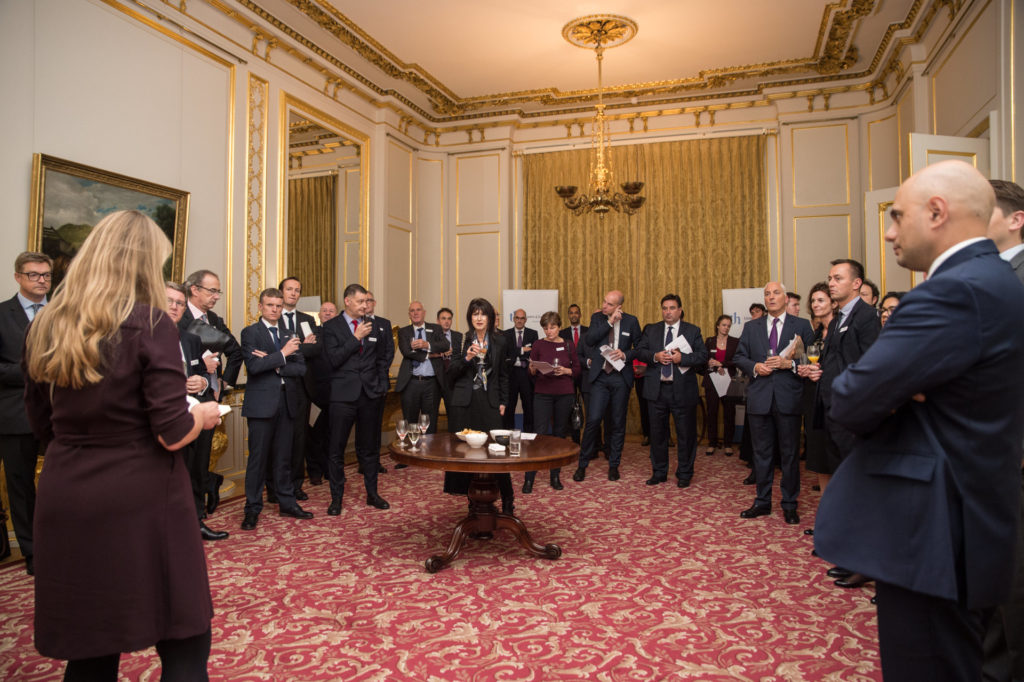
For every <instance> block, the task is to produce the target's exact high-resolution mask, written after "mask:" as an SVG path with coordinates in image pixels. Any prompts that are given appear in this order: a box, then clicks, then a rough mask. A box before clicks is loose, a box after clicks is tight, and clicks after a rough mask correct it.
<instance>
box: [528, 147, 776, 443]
mask: <svg viewBox="0 0 1024 682" xmlns="http://www.w3.org/2000/svg"><path fill="white" fill-rule="evenodd" d="M610 152H611V166H612V169H613V171H614V173H615V178H614V180H615V182H616V183H622V182H625V181H627V180H640V181H643V182H644V189H643V195H644V196H646V197H647V202H646V203H645V204H644V206H643V207H642V208H641V209H640V211H639V212H638V213H637V214H636V215H633V216H627V215H624V214H620V213H617V212H615V211H612V212H610V213H608V214H607V215H606V216H605V217H604V218H603V219H602V218H599V217H598V216H596V215H594V214H592V213H589V214H583V215H581V216H574V215H573V214H572V212H571V211H569V210H568V209H566V208H565V207H564V206H563V205H562V201H561V199H559V198H558V197H557V195H555V191H554V187H555V185H569V184H575V185H577V186H580V191H587V187H586V185H587V179H588V177H589V168H590V163H591V158H592V155H593V153H592V151H591V150H590V149H586V150H574V151H568V152H553V153H550V154H531V155H528V156H526V157H525V158H524V167H523V172H524V182H523V186H524V189H525V195H526V196H525V220H524V232H523V282H524V285H525V287H526V288H527V289H558V291H559V303H560V305H561V310H560V311H559V312H560V313H561V314H562V316H563V318H562V323H563V325H565V324H568V320H567V319H566V318H565V314H566V309H567V308H568V307H569V304H571V303H578V304H579V305H580V308H581V309H582V310H583V323H584V324H587V321H588V320H589V319H590V315H591V313H592V312H593V311H594V310H596V309H597V308H599V307H600V304H601V301H602V299H603V296H604V293H605V292H606V291H609V290H611V289H619V290H621V291H622V292H623V293H624V294H625V297H626V301H625V304H624V305H623V308H624V309H625V310H626V311H627V312H629V313H631V314H633V315H636V316H637V317H638V318H639V319H640V324H641V326H643V325H645V324H648V323H650V322H657V321H660V320H661V304H660V300H661V297H662V296H664V295H665V294H668V293H676V294H679V297H680V298H681V299H682V301H683V311H684V313H685V317H684V319H685V320H686V321H688V322H691V323H693V324H696V325H697V326H699V327H700V329H701V333H702V334H703V335H704V336H705V337H707V336H710V335H711V334H712V333H713V331H714V330H713V326H714V322H715V318H716V317H718V315H720V314H721V312H722V294H721V290H722V289H736V288H743V287H760V286H762V285H764V283H765V282H766V281H767V280H768V277H769V274H770V269H769V259H768V227H767V223H768V214H767V210H768V209H767V196H766V185H765V139H764V137H763V136H760V135H757V136H743V137H721V138H712V139H706V140H694V141H683V142H661V143H657V144H644V145H632V146H619V147H612V148H611V149H610ZM616 186H617V184H616ZM629 428H630V430H631V431H635V430H638V428H639V424H638V418H637V408H636V400H635V399H633V400H632V406H631V409H630V418H629Z"/></svg>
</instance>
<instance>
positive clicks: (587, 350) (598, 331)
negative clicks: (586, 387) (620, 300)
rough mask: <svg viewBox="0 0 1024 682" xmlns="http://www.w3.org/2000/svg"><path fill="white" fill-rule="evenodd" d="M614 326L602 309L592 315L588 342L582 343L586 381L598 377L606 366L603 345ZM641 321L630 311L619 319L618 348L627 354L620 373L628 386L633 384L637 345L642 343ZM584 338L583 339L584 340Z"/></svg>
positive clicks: (587, 337) (581, 351)
mask: <svg viewBox="0 0 1024 682" xmlns="http://www.w3.org/2000/svg"><path fill="white" fill-rule="evenodd" d="M611 330H612V326H611V325H610V324H608V317H607V316H606V315H605V314H604V313H602V312H601V311H600V310H599V311H597V312H596V313H594V314H593V315H592V316H591V317H590V326H589V327H587V333H586V335H585V336H586V343H581V344H580V350H579V353H580V359H581V360H582V363H581V365H580V366H581V367H582V368H583V372H584V374H585V375H586V378H585V379H584V380H583V381H584V383H587V382H592V381H594V380H595V379H597V377H598V375H600V374H601V372H602V369H601V368H602V367H604V358H603V357H601V346H604V345H605V344H607V343H608V334H609V332H611ZM641 334H642V332H641V330H640V322H639V321H637V319H636V318H635V317H633V316H632V315H630V314H629V313H622V319H621V320H619V342H618V345H617V346H616V348H618V349H619V350H621V351H622V352H623V353H625V354H626V359H625V363H626V366H625V367H623V368H622V370H621V371H620V372H619V375H620V376H621V377H622V379H623V380H624V381H625V382H626V386H629V387H632V386H633V359H634V358H635V357H636V345H637V344H638V343H640V335H641ZM582 340H583V339H581V341H582ZM584 354H585V355H584ZM587 360H590V367H589V368H587V362H586V361H587Z"/></svg>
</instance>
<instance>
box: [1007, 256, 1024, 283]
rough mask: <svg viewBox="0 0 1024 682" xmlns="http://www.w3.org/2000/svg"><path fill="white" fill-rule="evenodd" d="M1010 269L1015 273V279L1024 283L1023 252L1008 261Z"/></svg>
mask: <svg viewBox="0 0 1024 682" xmlns="http://www.w3.org/2000/svg"><path fill="white" fill-rule="evenodd" d="M1010 267H1012V268H1013V271H1014V272H1015V273H1017V278H1018V279H1020V281H1021V282H1024V251H1021V252H1020V253H1018V254H1017V255H1016V256H1014V257H1013V258H1011V259H1010Z"/></svg>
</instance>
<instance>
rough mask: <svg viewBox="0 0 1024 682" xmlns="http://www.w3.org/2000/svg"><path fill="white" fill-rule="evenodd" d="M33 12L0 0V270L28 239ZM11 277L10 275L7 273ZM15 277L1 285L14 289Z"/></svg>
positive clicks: (6, 293)
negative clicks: (1, 90)
mask: <svg viewBox="0 0 1024 682" xmlns="http://www.w3.org/2000/svg"><path fill="white" fill-rule="evenodd" d="M34 36H35V12H34V10H33V6H32V4H31V3H28V2H0V83H3V85H4V93H3V97H0V121H3V128H0V141H2V142H0V148H2V149H3V153H2V154H0V187H3V188H4V196H5V200H4V201H0V237H2V238H0V244H2V246H0V269H3V271H4V272H10V271H11V269H12V268H11V266H12V265H13V263H14V259H15V258H16V257H17V255H18V254H19V253H21V252H22V251H24V250H25V245H26V244H27V243H28V204H29V194H30V191H31V176H32V153H33V152H34V151H36V149H35V146H34V142H33V136H32V130H33V127H34V123H33V107H32V90H33V76H34V74H35V68H34V63H35V49H34V47H33V43H34ZM8 277H9V275H8ZM14 284H15V283H14V280H13V279H7V280H6V282H5V286H4V287H3V288H2V289H0V291H2V294H0V295H3V296H5V297H6V296H11V295H12V294H13V287H14Z"/></svg>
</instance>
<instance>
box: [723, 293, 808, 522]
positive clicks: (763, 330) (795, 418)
mask: <svg viewBox="0 0 1024 682" xmlns="http://www.w3.org/2000/svg"><path fill="white" fill-rule="evenodd" d="M786 300H787V299H786V288H785V287H784V286H782V283H781V282H768V284H766V285H765V287H764V305H765V309H766V310H767V314H765V315H762V316H761V317H758V318H756V319H753V320H751V321H750V322H747V323H746V324H745V325H743V333H742V334H740V345H739V347H737V349H736V355H735V356H733V361H734V362H735V363H736V366H737V367H739V368H740V369H742V370H743V371H744V372H746V373H747V374H748V375H749V376H750V377H751V381H750V387H749V388H748V389H747V422H748V424H749V426H750V437H751V443H752V445H753V448H754V478H755V480H756V482H757V497H756V499H755V500H754V504H753V506H751V507H750V508H749V509H744V510H743V511H742V512H740V516H742V517H743V518H745V519H752V518H756V517H758V516H766V515H768V514H771V512H772V483H773V482H774V480H775V467H774V466H773V465H772V455H773V454H774V452H775V445H776V443H778V448H779V455H780V458H781V460H782V484H781V485H780V486H779V488H780V490H781V492H782V516H783V518H784V519H785V521H786V523H790V524H796V523H800V516H799V514H797V511H796V498H797V495H799V493H800V414H801V411H802V408H801V404H800V403H801V401H802V399H803V392H804V380H803V379H801V378H800V377H799V376H797V374H796V372H795V371H794V362H793V353H792V351H791V352H788V353H787V349H788V348H790V343H791V342H792V341H793V340H794V339H795V338H800V339H801V340H802V341H803V343H804V344H805V345H808V344H811V343H812V342H813V341H814V332H813V331H811V323H810V322H808V321H807V320H805V319H803V318H802V317H793V316H792V315H787V314H786Z"/></svg>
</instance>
